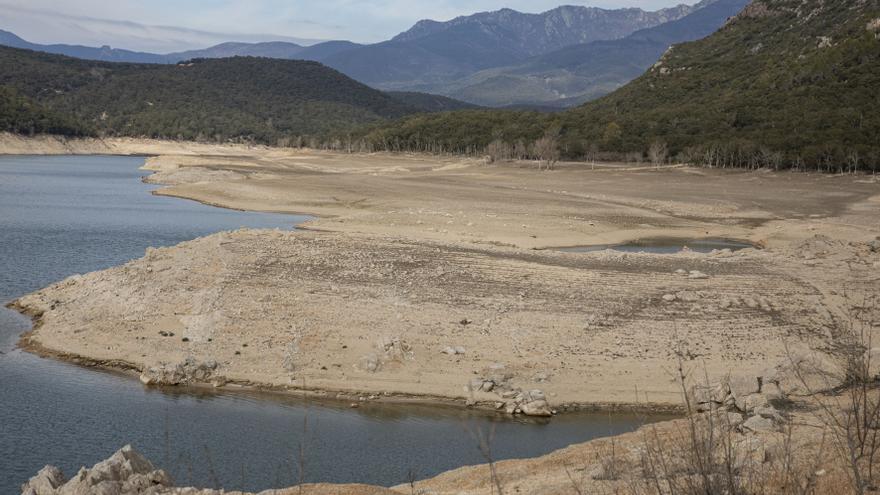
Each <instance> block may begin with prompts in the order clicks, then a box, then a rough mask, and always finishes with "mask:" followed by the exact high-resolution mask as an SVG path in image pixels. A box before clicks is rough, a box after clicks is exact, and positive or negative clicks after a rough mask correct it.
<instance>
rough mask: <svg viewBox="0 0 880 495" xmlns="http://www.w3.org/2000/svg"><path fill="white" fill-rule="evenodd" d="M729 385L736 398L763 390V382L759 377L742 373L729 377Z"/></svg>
mask: <svg viewBox="0 0 880 495" xmlns="http://www.w3.org/2000/svg"><path fill="white" fill-rule="evenodd" d="M727 387H728V389H730V393H731V394H732V395H733V397H734V398H739V397H745V396H747V395H752V394H757V393H759V392H760V391H761V382H760V381H759V380H758V377H754V376H747V375H740V376H731V377H728V379H727Z"/></svg>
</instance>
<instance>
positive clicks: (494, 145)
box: [486, 139, 513, 163]
mask: <svg viewBox="0 0 880 495" xmlns="http://www.w3.org/2000/svg"><path fill="white" fill-rule="evenodd" d="M512 155H513V152H512V150H511V149H510V145H509V144H507V143H505V142H504V141H502V140H501V139H496V140H494V141H492V142H491V143H489V145H488V146H486V158H487V160H488V162H489V163H495V162H499V161H506V160H510V159H511V157H512Z"/></svg>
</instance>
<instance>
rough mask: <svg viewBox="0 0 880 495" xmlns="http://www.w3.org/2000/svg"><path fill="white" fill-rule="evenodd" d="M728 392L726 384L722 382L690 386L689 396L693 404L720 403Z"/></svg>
mask: <svg viewBox="0 0 880 495" xmlns="http://www.w3.org/2000/svg"><path fill="white" fill-rule="evenodd" d="M728 393H729V390H728V388H727V385H726V384H723V383H714V384H710V385H694V386H693V388H691V398H692V399H693V402H694V404H709V403H715V404H722V403H724V400H725V399H726V398H727V395H728Z"/></svg>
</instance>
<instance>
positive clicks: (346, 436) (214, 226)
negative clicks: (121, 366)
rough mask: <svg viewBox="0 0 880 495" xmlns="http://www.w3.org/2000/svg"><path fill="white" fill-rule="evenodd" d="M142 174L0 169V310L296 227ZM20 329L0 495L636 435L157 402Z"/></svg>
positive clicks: (387, 465)
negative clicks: (134, 465) (259, 231)
mask: <svg viewBox="0 0 880 495" xmlns="http://www.w3.org/2000/svg"><path fill="white" fill-rule="evenodd" d="M142 163H143V159H141V158H133V157H98V156H92V157H0V232H2V236H0V301H3V302H8V301H9V300H11V299H14V298H15V297H18V296H21V295H23V294H26V293H28V292H31V291H33V290H36V289H39V288H41V287H43V286H45V285H48V284H50V283H52V282H54V281H57V280H61V279H63V278H65V277H67V276H69V275H72V274H75V273H85V272H89V271H94V270H99V269H103V268H107V267H110V266H114V265H117V264H120V263H124V262H126V261H128V260H131V259H133V258H137V257H140V256H142V255H143V254H144V250H145V248H146V247H148V246H165V245H173V244H176V243H178V242H181V241H184V240H188V239H192V238H195V237H198V236H201V235H205V234H209V233H212V232H217V231H221V230H229V229H235V228H238V227H240V226H247V227H266V228H276V227H279V228H293V226H294V225H295V224H296V223H298V222H300V221H302V220H304V217H294V216H285V215H275V214H262V213H249V212H238V211H233V210H225V209H220V208H213V207H209V206H204V205H201V204H198V203H195V202H191V201H185V200H179V199H173V198H165V197H159V196H153V195H151V194H150V190H151V189H152V187H151V186H148V185H145V184H143V183H141V182H140V177H142V176H143V175H144V172H141V171H139V170H138V167H139V166H140V165H141V164H142ZM29 325H30V324H29V321H28V320H27V319H25V318H23V317H21V316H20V315H18V314H17V313H14V312H12V311H9V310H6V309H2V310H0V493H3V494H6V493H12V494H14V493H18V491H17V490H18V487H19V486H20V484H21V483H22V482H23V481H25V480H26V479H27V478H28V477H29V476H31V475H33V474H34V473H35V472H36V471H37V470H39V469H40V468H41V467H42V466H43V465H45V464H55V465H58V466H60V467H61V468H62V469H63V470H64V472H65V473H66V474H67V475H68V476H71V475H73V474H74V473H75V472H76V469H77V468H78V467H79V466H82V465H88V466H91V465H92V464H94V463H95V462H97V461H99V460H101V459H104V458H106V457H107V456H108V455H109V454H111V453H112V452H113V451H115V450H116V449H118V448H119V447H121V446H122V445H124V444H126V443H131V444H133V445H134V446H135V447H136V448H137V449H139V450H141V451H142V452H144V453H145V454H146V455H147V456H149V457H150V458H151V459H153V460H154V461H155V462H156V463H157V464H158V465H160V466H161V467H163V468H165V469H167V470H168V471H169V472H171V473H172V475H173V476H174V478H175V480H176V481H177V482H178V484H185V485H193V484H194V485H198V486H203V487H213V486H215V485H220V486H222V487H224V488H227V489H248V490H262V489H266V488H272V487H279V486H286V485H290V484H293V483H295V482H297V481H299V480H301V479H302V480H305V481H309V482H319V481H328V482H362V483H373V484H381V485H393V484H397V483H401V482H405V481H407V480H408V479H409V477H410V476H413V477H415V478H424V477H428V476H432V475H434V474H437V473H440V472H442V471H445V470H448V469H452V468H455V467H459V466H463V465H469V464H477V463H481V462H483V458H482V456H481V454H480V452H479V451H478V449H477V448H476V443H475V442H474V440H473V438H472V437H471V435H470V434H469V433H468V428H466V427H465V425H468V427H469V428H471V429H474V428H479V429H482V430H484V431H489V430H490V429H491V428H493V427H494V428H495V440H494V444H493V451H494V452H493V454H494V455H495V457H496V458H498V459H505V458H515V457H531V456H537V455H541V454H544V453H548V452H551V451H553V450H556V449H558V448H561V447H564V446H567V445H569V444H572V443H577V442H582V441H585V440H588V439H591V438H595V437H598V436H605V435H609V434H614V433H619V432H623V431H629V430H632V429H634V428H635V427H636V426H637V425H639V424H640V423H641V422H642V420H643V419H644V418H639V417H636V416H634V415H614V416H608V415H601V414H600V415H591V414H577V415H566V416H562V417H557V418H554V419H553V421H551V422H549V423H547V422H524V423H520V422H515V421H509V420H505V419H503V418H501V417H498V416H494V415H487V414H483V413H475V412H468V411H464V410H459V409H452V408H433V407H432V408H428V407H421V406H405V407H404V406H388V405H368V406H363V407H361V408H359V409H350V408H348V407H346V406H345V405H344V404H342V405H341V404H334V403H326V402H315V401H305V400H300V399H297V398H293V397H282V396H277V395H265V394H258V393H230V392H225V393H205V392H199V391H194V390H183V389H182V390H173V391H169V390H162V391H159V390H154V389H146V388H144V387H142V386H141V385H140V383H139V382H137V381H136V380H132V379H130V378H128V377H124V376H120V375H118V374H114V373H108V372H100V371H95V370H89V369H84V368H79V367H76V366H73V365H69V364H64V363H60V362H56V361H52V360H46V359H40V358H37V357H35V356H33V355H30V354H27V353H24V352H22V351H20V350H16V349H15V343H16V341H17V339H18V336H19V335H20V334H21V333H22V332H24V331H26V330H28V328H29ZM654 419H659V418H654ZM301 447H302V448H301ZM300 452H303V453H304V455H302V456H301V455H300ZM300 466H303V468H304V469H303V470H302V472H300Z"/></svg>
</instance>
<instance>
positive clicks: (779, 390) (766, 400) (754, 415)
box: [690, 353, 844, 432]
mask: <svg viewBox="0 0 880 495" xmlns="http://www.w3.org/2000/svg"><path fill="white" fill-rule="evenodd" d="M843 384H844V375H843V373H841V372H840V370H839V368H838V367H837V365H836V364H835V363H834V362H833V361H831V359H830V358H828V357H827V356H824V355H820V354H816V353H793V354H792V355H791V356H790V357H789V359H787V360H786V361H784V362H782V363H780V364H779V365H777V366H776V367H774V368H770V369H767V370H765V371H764V372H763V373H761V374H760V375H759V376H755V375H731V376H728V377H727V378H725V379H724V380H722V381H720V382H718V383H712V384H708V385H697V386H694V387H693V388H692V389H691V391H690V402H691V405H692V406H693V407H694V408H695V410H696V411H697V412H711V411H718V410H722V411H728V412H731V413H734V414H743V415H745V417H746V419H745V420H744V421H741V422H739V421H738V422H737V424H736V425H733V426H736V427H738V428H739V429H740V430H742V431H752V432H755V431H772V430H773V429H775V428H776V427H777V426H778V425H779V424H780V423H782V421H783V420H784V417H783V414H782V413H781V412H780V411H779V410H778V409H777V408H778V407H781V406H783V405H784V404H785V403H786V402H788V401H789V400H790V399H792V398H798V397H807V396H811V395H814V394H817V393H823V392H829V391H831V390H834V389H836V388H838V387H840V386H842V385H843Z"/></svg>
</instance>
